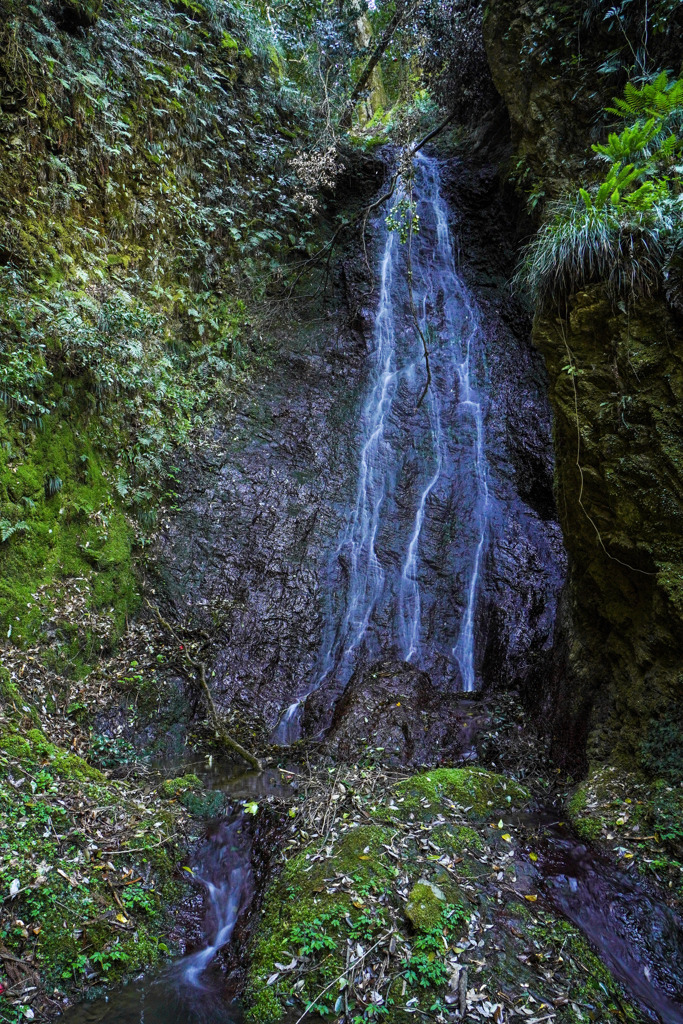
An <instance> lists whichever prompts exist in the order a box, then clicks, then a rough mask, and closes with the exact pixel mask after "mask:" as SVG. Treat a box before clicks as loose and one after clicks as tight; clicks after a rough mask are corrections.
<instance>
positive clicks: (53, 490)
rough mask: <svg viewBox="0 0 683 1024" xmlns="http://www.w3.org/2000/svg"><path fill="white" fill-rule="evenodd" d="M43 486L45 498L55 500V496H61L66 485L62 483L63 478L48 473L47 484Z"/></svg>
mask: <svg viewBox="0 0 683 1024" xmlns="http://www.w3.org/2000/svg"><path fill="white" fill-rule="evenodd" d="M43 486H44V489H45V497H46V498H54V496H55V494H59V492H60V491H61V489H62V487H63V486H64V485H63V483H62V479H61V477H59V476H57V475H56V474H54V473H48V474H46V476H45V482H44V484H43Z"/></svg>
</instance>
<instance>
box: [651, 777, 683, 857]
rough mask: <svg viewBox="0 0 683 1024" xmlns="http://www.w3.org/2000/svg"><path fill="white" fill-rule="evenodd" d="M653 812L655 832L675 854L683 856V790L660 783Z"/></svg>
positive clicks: (654, 800)
mask: <svg viewBox="0 0 683 1024" xmlns="http://www.w3.org/2000/svg"><path fill="white" fill-rule="evenodd" d="M652 810H653V824H654V828H655V831H656V832H657V833H658V835H659V836H660V838H661V839H662V840H663V841H664V842H665V843H666V844H667V846H669V847H670V848H671V849H672V850H673V852H674V854H678V855H683V790H681V789H680V788H677V789H674V788H673V787H672V786H668V785H667V784H666V783H665V782H661V783H659V784H658V786H657V787H656V791H655V795H654V799H653V805H652Z"/></svg>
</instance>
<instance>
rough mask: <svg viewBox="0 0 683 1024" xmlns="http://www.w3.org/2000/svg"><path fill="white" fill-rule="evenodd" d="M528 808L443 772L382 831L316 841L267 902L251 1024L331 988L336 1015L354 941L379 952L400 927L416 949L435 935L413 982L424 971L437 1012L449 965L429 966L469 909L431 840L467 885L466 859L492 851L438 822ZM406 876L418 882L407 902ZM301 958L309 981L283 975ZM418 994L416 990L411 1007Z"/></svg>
mask: <svg viewBox="0 0 683 1024" xmlns="http://www.w3.org/2000/svg"><path fill="white" fill-rule="evenodd" d="M529 799H530V797H529V794H528V792H527V791H526V790H525V789H524V787H522V786H520V785H519V784H518V783H516V782H515V781H514V780H512V779H507V778H505V777H504V776H502V775H496V774H495V773H492V772H486V771H482V770H480V769H473V768H468V769H446V768H440V769H436V770H434V771H432V772H426V773H422V774H420V775H416V776H414V777H412V778H410V779H406V780H404V781H403V782H400V783H399V784H398V786H396V787H394V789H393V791H390V792H389V793H388V794H387V796H386V798H385V800H383V801H381V802H378V803H377V804H376V805H374V806H373V807H372V808H371V810H372V816H373V818H374V821H373V823H368V824H363V825H360V824H356V823H353V824H351V823H349V824H348V825H347V826H345V827H346V828H347V831H345V832H343V834H342V835H341V836H340V837H339V838H338V839H336V840H334V841H333V842H332V843H330V844H329V845H327V846H326V847H325V848H324V849H323V851H321V850H320V849H319V844H318V843H316V842H314V841H311V842H309V843H308V844H304V849H303V850H301V852H299V853H297V854H296V855H295V856H292V857H291V858H290V859H289V860H288V861H287V862H286V863H285V866H284V868H283V871H282V874H281V875H280V876H279V877H278V878H277V879H276V880H275V881H274V882H273V883H272V884H271V886H270V887H269V889H268V891H267V893H266V896H265V899H264V903H263V907H262V916H261V920H260V922H259V925H258V927H257V929H256V932H255V934H254V936H253V939H252V943H251V948H250V954H251V956H250V966H249V969H248V979H247V986H246V993H245V1001H246V1006H247V1017H248V1020H249V1021H251V1022H253V1024H272V1022H275V1021H279V1020H281V1019H282V1017H283V1015H284V1013H285V1009H286V1005H287V1003H288V1002H296V1004H297V1005H299V1004H300V1003H306V1004H307V1002H308V1001H310V1000H312V999H314V997H316V996H317V994H318V993H320V992H321V991H322V990H323V989H324V988H325V987H326V986H327V985H331V987H330V989H329V993H331V994H332V996H333V998H332V1000H331V1003H330V1005H329V1006H328V1005H327V1003H324V1005H325V1006H326V1007H327V1009H328V1010H330V1011H331V1010H332V1007H333V1006H334V1002H335V1000H336V998H337V997H338V994H339V993H338V987H337V988H335V984H334V983H335V981H336V979H337V978H338V977H339V976H340V975H341V974H343V971H344V967H345V956H346V949H347V941H351V942H352V943H353V946H354V948H355V944H356V943H357V942H358V941H359V938H362V940H363V942H364V943H365V945H366V947H367V946H368V945H370V946H371V945H372V944H373V942H375V941H377V939H379V938H380V936H381V934H382V931H383V930H385V931H387V930H388V931H391V929H392V928H393V929H395V931H396V934H397V936H398V940H397V941H398V942H399V943H405V944H407V946H408V947H410V944H411V943H412V942H417V941H418V940H419V941H423V940H424V941H425V942H429V941H431V940H432V938H434V936H435V934H436V939H434V942H435V945H436V948H435V950H433V949H431V947H430V950H427V951H425V950H419V949H417V948H416V950H415V954H416V959H415V960H414V970H413V973H415V971H417V965H422V967H423V968H424V972H425V973H424V976H423V975H420V980H419V982H416V983H415V984H416V989H415V992H416V994H418V995H419V998H420V999H423V998H427V997H428V998H429V999H430V1000H431V1002H429V1003H425V1009H428V1008H429V1005H431V1004H432V1003H433V1002H434V999H435V998H437V997H438V993H439V991H440V988H439V986H440V985H441V984H442V983H445V982H444V978H445V977H446V975H445V974H444V972H443V971H442V969H441V967H440V966H439V963H437V964H436V967H435V968H434V970H433V971H432V970H431V968H430V966H428V965H430V964H431V963H432V961H431V960H430V959H429V956H430V955H431V954H432V953H433V954H434V955H435V956H437V959H438V956H440V955H442V954H443V952H444V950H445V948H447V947H446V946H444V943H443V941H442V940H441V938H440V937H439V935H438V933H439V929H440V928H444V929H449V928H450V929H451V930H452V932H453V934H451V936H450V941H456V940H457V938H458V937H459V935H456V934H455V932H458V931H459V929H461V928H462V927H464V922H465V920H466V910H465V907H466V905H467V904H466V901H465V900H464V898H463V895H462V892H461V890H460V888H459V886H458V885H457V884H456V883H455V881H454V879H453V877H452V875H451V874H450V873H449V871H448V869H447V868H446V867H444V866H443V865H442V864H440V863H439V857H438V855H437V854H434V855H433V859H432V860H430V861H429V862H428V863H425V858H424V853H423V847H422V845H421V844H422V842H424V839H426V838H427V837H429V839H430V840H431V844H432V845H431V846H430V849H431V850H439V849H443V852H444V854H445V855H446V856H447V858H448V856H453V855H456V856H457V857H458V860H459V863H460V865H461V867H462V868H463V871H462V872H461V874H462V875H463V877H464V878H469V877H470V875H471V874H472V872H470V871H469V870H465V868H466V864H465V861H467V857H465V858H463V854H464V853H465V852H466V851H467V850H470V851H472V852H476V851H477V850H479V849H481V848H482V845H483V841H482V839H481V837H480V836H479V835H478V833H477V831H476V829H475V828H473V827H469V826H467V825H463V824H461V823H460V822H459V821H457V820H456V821H453V822H448V823H447V824H445V823H443V821H440V823H439V824H438V825H437V826H436V827H435V828H434V829H431V828H430V827H429V823H430V822H431V821H432V819H433V818H434V817H436V816H437V815H439V814H441V815H444V816H449V815H453V814H456V815H458V816H459V815H463V814H466V815H467V816H468V817H470V818H471V819H472V820H473V821H477V820H480V819H485V818H487V817H490V815H491V814H492V813H494V814H496V815H500V814H501V813H502V812H503V811H504V810H509V809H510V808H512V807H521V806H524V805H525V804H526V803H528V801H529ZM375 822H376V823H375ZM415 823H417V824H418V825H419V829H418V834H419V837H420V838H417V837H416V834H415ZM399 837H404V838H399ZM321 853H322V856H321ZM406 875H407V876H408V878H409V879H410V883H411V887H410V890H409V891H410V895H409V898H408V900H407V901H406V896H405V889H404V888H403V885H404V884H405V883H404V881H403V879H404V878H405V876H406ZM449 913H450V917H449ZM437 940H438V941H437ZM402 949H403V946H402V945H399V950H402ZM312 951H313V952H312ZM299 956H303V957H306V958H310V959H308V960H307V961H306V962H305V963H304V964H303V969H302V971H301V973H300V974H296V973H295V974H290V973H288V972H282V971H281V970H280V968H278V966H277V965H278V964H288V963H290V962H291V961H292V958H293V957H294V958H297V957H299ZM396 956H398V957H400V956H401V953H400V952H399V953H397V954H396ZM406 964H407V961H406ZM404 966H406V965H404ZM416 976H417V975H416ZM297 978H298V980H299V981H301V980H303V987H300V988H298V989H297V991H296V992H294V991H293V989H294V985H295V983H297ZM269 981H270V982H271V983H270V984H268V982H269ZM411 995H412V993H410V992H408V994H407V995H405V999H404V1000H403V1002H407V1001H408V1000H409V999H410V998H411ZM325 998H327V996H326V997H325ZM323 1002H324V1000H323ZM400 1003H401V1000H400V999H398V998H397V999H396V1003H395V1005H392V1007H391V1014H392V1017H391V1019H392V1024H393V1022H394V1021H395V1022H396V1024H399V1022H402V1021H404V1020H406V1021H408V1020H411V1019H412V1018H411V1013H410V1008H408V1009H406V1007H405V1006H403V1005H400Z"/></svg>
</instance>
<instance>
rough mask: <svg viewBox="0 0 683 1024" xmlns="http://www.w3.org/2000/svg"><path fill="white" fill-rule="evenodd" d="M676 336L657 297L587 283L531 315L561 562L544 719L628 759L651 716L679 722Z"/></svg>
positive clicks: (682, 614)
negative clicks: (562, 613) (632, 301)
mask: <svg viewBox="0 0 683 1024" xmlns="http://www.w3.org/2000/svg"><path fill="white" fill-rule="evenodd" d="M680 339H681V327H680V322H679V319H678V318H677V317H676V316H675V315H674V314H673V313H672V312H671V311H670V310H668V309H667V307H666V306H665V304H664V303H663V302H661V301H657V300H655V299H641V300H639V302H638V304H637V306H636V307H635V308H634V309H630V308H629V309H628V310H626V309H618V308H616V307H615V305H614V304H613V302H612V301H611V300H610V298H609V296H608V294H607V291H606V289H605V288H604V287H602V286H598V285H595V286H591V287H588V288H585V289H583V290H582V291H580V292H578V293H577V294H576V295H574V296H572V297H571V299H570V301H569V306H568V310H567V316H566V319H565V321H564V322H563V321H561V320H559V319H558V318H557V316H556V314H555V313H554V312H551V311H548V312H547V313H545V314H542V315H538V316H537V317H536V320H535V323H534V329H533V340H534V343H535V345H536V346H537V347H538V348H539V349H540V350H541V352H542V354H543V356H544V357H545V361H546V366H547V368H548V376H549V380H550V400H551V403H552V406H553V410H554V416H555V427H554V432H555V445H556V449H557V453H558V458H557V463H556V489H557V495H558V509H559V513H560V519H561V523H562V531H563V535H564V539H565V544H566V547H567V551H568V554H569V557H570V562H571V565H572V566H573V569H572V572H571V575H570V581H569V588H570V600H569V601H568V603H567V608H568V609H569V610H570V613H571V622H570V623H569V624H568V625H569V630H568V636H569V644H568V654H569V666H568V667H569V671H568V673H567V674H566V691H565V692H564V693H560V694H559V699H556V700H555V704H556V706H557V708H558V712H557V714H558V722H557V727H558V728H561V729H562V732H563V734H564V735H565V736H567V737H569V739H570V742H572V741H573V743H574V745H575V746H576V745H578V744H579V743H582V742H584V739H585V741H586V743H587V753H588V758H589V760H590V761H591V762H597V761H603V762H604V761H610V762H611V763H620V764H622V765H624V766H626V767H631V768H632V767H633V766H634V763H636V764H637V762H638V761H639V760H640V758H641V753H642V751H643V745H644V744H647V741H648V733H649V730H650V728H651V726H650V723H652V722H653V721H657V720H663V719H664V718H665V717H666V716H671V718H672V719H673V720H674V721H675V720H679V721H680V717H681V709H682V708H683V672H681V664H683V599H682V598H681V595H682V594H683V451H682V450H681V443H680V439H681V434H682V433H683V416H682V414H681V410H682V409H683V362H682V361H681V358H680ZM568 351H570V352H571V354H572V360H571V362H572V372H571V374H570V373H568V372H567V359H568V357H567V352H568ZM578 437H580V459H578V458H577V438H578ZM579 462H580V466H579ZM560 716H561V721H560V720H559V719H560Z"/></svg>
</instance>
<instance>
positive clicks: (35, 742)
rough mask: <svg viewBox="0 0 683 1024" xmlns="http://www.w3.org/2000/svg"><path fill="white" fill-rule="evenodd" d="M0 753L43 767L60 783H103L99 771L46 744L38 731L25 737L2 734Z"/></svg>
mask: <svg viewBox="0 0 683 1024" xmlns="http://www.w3.org/2000/svg"><path fill="white" fill-rule="evenodd" d="M0 751H2V752H3V753H5V754H7V755H8V756H9V757H12V758H16V759H17V760H20V761H22V762H25V763H26V764H30V765H45V766H49V767H50V768H52V769H53V770H54V771H55V772H56V773H57V774H58V775H60V776H62V778H64V779H74V780H76V781H78V782H86V781H89V782H105V781H106V778H105V776H104V775H103V774H102V772H101V771H99V769H97V768H93V766H92V765H90V764H88V762H87V761H85V760H84V759H83V758H82V757H79V756H78V754H70V753H68V752H67V751H66V750H62V748H61V747H57V746H55V745H54V743H50V741H49V740H48V739H47V737H46V736H45V734H44V733H42V732H41V731H40V729H29V730H28V732H27V733H26V734H25V735H21V734H20V733H17V732H6V733H4V734H3V735H2V736H0Z"/></svg>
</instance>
